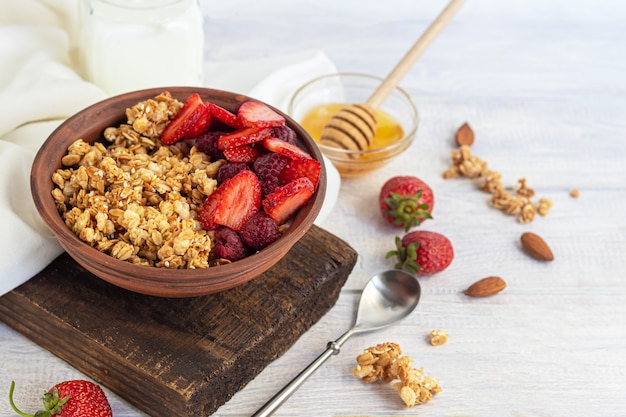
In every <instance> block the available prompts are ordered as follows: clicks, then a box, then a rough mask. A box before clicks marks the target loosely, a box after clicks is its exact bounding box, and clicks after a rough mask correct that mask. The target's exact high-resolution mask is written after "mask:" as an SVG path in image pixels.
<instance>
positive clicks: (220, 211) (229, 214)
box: [198, 170, 261, 231]
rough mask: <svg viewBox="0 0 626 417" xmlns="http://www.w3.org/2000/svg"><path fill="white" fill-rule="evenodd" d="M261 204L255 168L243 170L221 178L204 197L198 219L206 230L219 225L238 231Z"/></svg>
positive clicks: (259, 186)
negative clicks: (221, 182)
mask: <svg viewBox="0 0 626 417" xmlns="http://www.w3.org/2000/svg"><path fill="white" fill-rule="evenodd" d="M260 207H261V184H260V183H259V179H258V178H257V176H256V175H255V174H254V172H252V171H249V170H246V171H241V172H240V173H238V174H237V175H235V176H234V177H232V178H229V179H227V180H226V181H224V183H223V184H222V185H220V186H219V187H218V189H217V190H215V192H214V193H213V194H211V195H210V196H209V197H208V198H207V199H206V201H205V202H204V205H203V206H202V208H201V209H200V211H199V213H198V219H199V221H200V223H201V224H202V226H203V227H204V228H206V229H208V230H214V229H215V228H216V227H215V226H216V225H221V226H226V227H230V228H231V229H233V230H235V231H240V230H241V229H242V228H243V226H244V225H245V224H246V222H247V221H248V220H250V217H252V216H253V215H254V213H257V212H258V211H259V209H260Z"/></svg>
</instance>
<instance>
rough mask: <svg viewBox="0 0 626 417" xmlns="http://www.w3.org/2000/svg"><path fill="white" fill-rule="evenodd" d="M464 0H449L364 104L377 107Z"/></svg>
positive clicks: (373, 107)
mask: <svg viewBox="0 0 626 417" xmlns="http://www.w3.org/2000/svg"><path fill="white" fill-rule="evenodd" d="M464 1H465V0H451V1H450V3H448V5H447V6H446V8H445V9H443V11H442V12H441V13H440V14H439V16H437V18H436V19H435V20H434V21H433V22H432V23H431V24H430V26H429V27H428V28H427V29H426V31H425V32H424V33H423V34H422V36H420V37H419V39H418V40H417V41H416V42H415V43H414V44H413V46H412V47H411V49H409V50H408V52H407V53H406V54H405V55H404V57H403V58H402V59H401V60H400V62H398V64H397V65H396V66H395V67H394V69H393V70H392V71H391V72H390V73H389V75H387V77H386V78H385V79H384V80H383V82H382V83H381V84H380V86H378V88H377V89H376V90H375V91H374V92H373V93H372V95H371V96H370V98H369V99H368V100H367V102H366V104H367V105H368V106H370V107H371V108H372V109H377V108H378V107H379V106H380V105H381V104H382V102H383V101H385V98H387V96H388V95H389V93H391V91H392V90H393V89H394V88H395V87H396V85H398V83H399V82H400V80H401V79H402V77H404V76H405V75H406V73H407V72H408V71H409V69H411V67H412V66H413V64H415V62H416V61H417V59H418V58H419V57H420V56H421V55H422V54H423V53H424V51H425V50H426V48H428V47H429V46H430V44H431V43H432V42H433V41H434V40H435V38H436V37H437V35H439V33H440V32H441V31H442V30H443V28H444V27H446V25H447V24H448V22H450V20H452V18H453V17H454V15H455V14H456V12H457V11H458V10H459V9H460V8H461V5H462V4H463V2H464Z"/></svg>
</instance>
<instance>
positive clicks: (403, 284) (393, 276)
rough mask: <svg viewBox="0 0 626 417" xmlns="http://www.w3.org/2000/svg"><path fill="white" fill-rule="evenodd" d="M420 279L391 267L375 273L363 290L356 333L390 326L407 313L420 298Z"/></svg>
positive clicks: (355, 327)
mask: <svg viewBox="0 0 626 417" xmlns="http://www.w3.org/2000/svg"><path fill="white" fill-rule="evenodd" d="M420 295H421V288H420V285H419V282H418V281H417V279H415V278H414V277H413V275H410V274H408V273H406V272H404V271H400V270H395V269H393V270H389V271H385V272H382V273H380V274H378V275H374V276H373V277H372V278H371V279H370V280H369V282H368V283H367V285H366V286H365V288H364V289H363V293H362V294H361V299H360V301H359V307H358V310H357V315H356V319H355V323H354V326H353V328H352V331H353V333H361V332H368V331H372V330H377V329H381V328H383V327H387V326H389V325H391V324H393V323H396V322H398V321H400V320H402V319H403V318H405V317H406V316H408V315H409V314H410V313H411V312H412V311H413V310H415V307H417V303H418V302H419V299H420Z"/></svg>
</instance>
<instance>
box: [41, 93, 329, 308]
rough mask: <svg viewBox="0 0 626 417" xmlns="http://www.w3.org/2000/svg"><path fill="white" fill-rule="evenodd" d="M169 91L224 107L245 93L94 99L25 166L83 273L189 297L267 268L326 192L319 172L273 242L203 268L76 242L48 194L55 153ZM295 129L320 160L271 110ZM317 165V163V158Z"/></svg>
mask: <svg viewBox="0 0 626 417" xmlns="http://www.w3.org/2000/svg"><path fill="white" fill-rule="evenodd" d="M165 90H167V91H169V92H170V93H171V94H172V96H174V97H175V98H177V99H178V100H181V101H184V100H185V99H186V98H187V97H188V96H190V95H191V94H193V93H199V94H200V96H202V98H203V99H204V100H208V101H212V102H214V103H215V104H217V105H220V106H222V107H224V108H226V109H228V110H231V111H235V109H236V107H237V105H238V104H239V103H240V102H242V101H243V100H246V99H248V98H249V97H246V96H242V95H239V94H236V93H232V92H227V91H220V90H213V89H207V88H199V87H163V88H155V89H149V90H141V91H135V92H131V93H127V94H123V95H119V96H116V97H112V98H109V99H106V100H104V101H101V102H99V103H96V104H94V105H92V106H90V107H88V108H86V109H84V110H82V111H80V112H79V113H77V114H75V115H74V116H72V117H70V118H69V119H67V120H66V121H65V122H64V123H63V124H61V125H60V126H59V127H58V128H57V129H56V130H55V131H54V132H52V134H51V135H50V136H49V137H48V139H47V140H46V141H45V142H44V144H43V145H42V147H41V149H40V150H39V152H38V153H37V156H36V157H35V161H34V163H33V166H32V171H31V189H32V195H33V199H34V202H35V206H36V207H37V210H38V211H39V213H40V215H41V217H42V218H43V220H44V221H45V222H46V224H47V225H48V227H49V228H50V229H51V230H52V232H53V233H54V234H55V236H56V238H57V239H58V241H59V243H60V244H61V246H62V247H63V249H65V251H67V253H68V254H69V255H70V256H71V257H72V258H73V259H74V260H76V262H78V263H79V264H80V265H81V266H82V267H84V268H85V269H86V270H88V271H89V272H91V273H93V274H94V275H96V276H98V277H100V278H101V279H103V280H105V281H108V282H109V283H111V284H114V285H116V286H119V287H122V288H125V289H127V290H130V291H134V292H138V293H142V294H146V295H152V296H159V297H172V298H174V297H175V298H180V297H194V296H201V295H206V294H211V293H216V292H220V291H224V290H227V289H230V288H233V287H236V286H239V285H242V284H244V283H246V282H248V281H250V280H252V279H253V278H255V277H257V276H259V275H260V274H262V273H263V272H265V271H267V270H268V269H269V268H271V267H272V266H273V265H274V264H275V263H276V262H278V261H279V260H280V259H281V258H283V257H284V256H285V255H286V254H287V252H289V250H290V249H291V247H292V246H293V245H294V244H295V243H296V242H297V241H298V240H299V239H300V238H301V237H302V236H304V234H305V233H306V232H307V231H308V230H309V228H310V227H311V225H313V222H314V220H315V218H316V216H317V214H318V213H319V212H320V210H321V208H322V203H323V201H324V195H325V192H326V171H325V169H324V168H322V174H321V177H320V182H319V186H318V189H317V191H316V193H315V194H314V195H313V197H312V198H311V199H310V200H309V202H308V203H307V204H306V205H305V206H304V207H302V208H301V209H300V210H299V212H298V213H297V214H296V216H295V218H294V219H293V221H292V223H291V225H290V227H289V229H288V230H287V231H286V232H285V233H284V235H283V236H281V238H280V239H278V240H277V241H276V242H274V243H272V244H270V245H269V246H267V247H266V248H264V249H263V250H261V251H259V252H257V253H255V254H253V255H250V256H248V257H247V258H244V259H241V260H239V261H236V262H233V263H230V264H225V265H220V266H216V267H210V268H207V269H177V270H173V269H167V268H157V267H149V266H141V265H134V264H131V263H129V262H125V261H121V260H118V259H116V258H114V257H112V256H110V255H107V254H105V253H102V252H100V251H98V250H97V249H94V248H92V247H91V246H89V245H88V244H87V243H85V242H83V241H81V240H80V239H79V238H78V237H77V236H76V235H75V234H74V233H73V232H72V231H71V230H70V228H69V227H68V226H67V225H66V224H65V223H64V221H63V219H62V218H61V215H60V214H59V212H58V211H57V208H56V205H55V201H54V199H53V197H52V195H51V192H52V189H53V187H54V184H53V183H52V180H51V177H52V173H53V172H54V171H55V170H57V169H58V168H60V167H61V158H62V157H63V155H65V154H66V152H67V148H68V146H69V145H70V144H71V143H72V142H74V141H75V140H76V139H79V138H82V139H83V140H85V141H86V142H89V143H93V142H95V141H98V140H101V138H102V133H103V131H104V129H105V128H107V127H109V126H117V125H119V124H121V123H123V122H125V120H126V118H125V110H126V108H128V107H131V106H133V105H134V104H136V103H138V102H140V101H143V100H146V99H148V98H151V97H154V96H156V95H158V94H159V93H161V92H162V91H165ZM274 110H276V111H277V112H279V113H280V114H282V115H283V116H284V117H285V119H286V120H287V125H288V126H290V127H291V128H292V129H294V130H295V131H296V133H297V134H298V137H299V145H300V146H301V147H302V148H303V149H305V150H307V151H308V152H309V153H310V154H311V155H312V156H313V158H315V159H317V160H319V161H323V159H322V154H321V153H320V151H319V149H318V148H317V146H316V144H315V142H314V141H313V139H311V137H310V136H309V135H308V134H307V133H306V132H305V131H304V129H302V127H300V126H299V125H298V124H297V123H296V122H295V121H294V120H293V119H291V118H290V117H289V116H287V115H285V114H284V113H282V112H280V111H279V110H277V109H274ZM322 166H323V163H322Z"/></svg>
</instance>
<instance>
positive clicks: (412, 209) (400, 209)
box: [378, 175, 435, 232]
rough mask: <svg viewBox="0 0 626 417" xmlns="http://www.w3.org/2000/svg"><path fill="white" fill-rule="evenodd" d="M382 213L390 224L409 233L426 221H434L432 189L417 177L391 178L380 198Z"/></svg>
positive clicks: (381, 191) (384, 186)
mask: <svg viewBox="0 0 626 417" xmlns="http://www.w3.org/2000/svg"><path fill="white" fill-rule="evenodd" d="M378 203H379V206H380V212H381V214H382V215H383V217H384V218H385V220H387V221H388V222H389V223H391V224H392V225H394V226H396V227H403V228H404V231H405V232H408V231H409V230H410V229H411V228H412V227H414V226H419V225H420V224H421V223H422V222H423V221H424V220H425V219H432V216H431V214H430V213H431V212H432V210H433V205H434V204H435V197H434V196H433V191H432V190H431V189H430V187H429V186H428V185H427V184H426V183H425V182H424V181H422V180H420V179H419V178H417V177H413V176H409V175H405V176H397V177H393V178H390V179H389V180H387V182H386V183H385V184H384V185H383V187H382V188H381V190H380V195H379V197H378Z"/></svg>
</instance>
